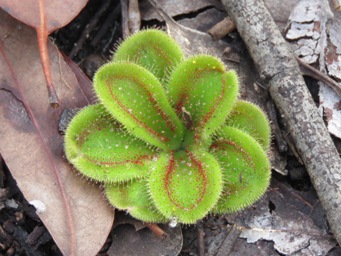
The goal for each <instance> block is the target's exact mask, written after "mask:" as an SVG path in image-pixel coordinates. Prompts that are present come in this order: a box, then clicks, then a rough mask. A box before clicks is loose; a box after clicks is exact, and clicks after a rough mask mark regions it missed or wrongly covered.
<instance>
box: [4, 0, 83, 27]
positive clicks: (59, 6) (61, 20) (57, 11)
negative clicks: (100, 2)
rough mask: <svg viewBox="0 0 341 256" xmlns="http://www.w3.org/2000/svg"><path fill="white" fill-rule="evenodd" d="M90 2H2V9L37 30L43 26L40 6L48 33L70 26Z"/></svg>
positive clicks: (14, 0) (51, 0) (31, 0)
mask: <svg viewBox="0 0 341 256" xmlns="http://www.w3.org/2000/svg"><path fill="white" fill-rule="evenodd" d="M87 2H88V0H78V1H72V0H69V1H58V0H0V7H1V8H2V9H4V10H5V11H6V12H7V13H9V14H10V15H11V16H13V17H14V18H16V19H18V20H20V21H21V22H24V23H25V24H27V25H29V26H31V27H33V28H37V27H39V26H41V17H40V5H42V8H43V9H44V12H45V19H46V20H45V21H46V29H47V31H48V33H51V32H53V31H54V30H56V29H58V28H60V27H63V26H65V25H66V24H68V23H69V22H70V21H71V20H72V19H73V18H74V17H75V16H76V15H77V14H78V13H79V12H80V11H81V10H82V9H83V7H84V6H85V4H86V3H87Z"/></svg>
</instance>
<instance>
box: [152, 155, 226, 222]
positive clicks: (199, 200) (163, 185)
mask: <svg viewBox="0 0 341 256" xmlns="http://www.w3.org/2000/svg"><path fill="white" fill-rule="evenodd" d="M149 190H150V194H151V197H152V198H153V201H154V203H155V206H156V208H157V209H158V210H159V211H160V212H161V213H162V214H164V215H165V216H166V217H167V218H169V219H173V218H175V219H177V220H178V221H179V222H182V223H194V222H195V221H196V220H198V219H201V218H203V217H204V216H205V215H206V214H207V213H208V211H209V210H210V209H211V208H212V207H213V206H214V205H215V203H216V202H217V200H218V198H219V196H220V193H221V190H222V175H221V171H220V167H219V164H218V163H217V161H216V160H215V159H214V157H213V156H211V155H210V153H208V152H206V151H201V150H191V151H189V150H181V151H171V152H167V153H162V154H161V155H160V158H159V160H158V161H157V164H156V166H155V169H154V170H152V172H151V175H150V177H149Z"/></svg>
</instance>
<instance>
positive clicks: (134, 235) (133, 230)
mask: <svg viewBox="0 0 341 256" xmlns="http://www.w3.org/2000/svg"><path fill="white" fill-rule="evenodd" d="M116 220H117V222H116V221H115V228H114V229H113V231H112V233H111V235H112V245H111V247H110V249H109V251H108V255H109V256H145V255H168V256H176V255H178V254H179V253H180V251H181V248H182V243H183V237H182V231H181V226H180V225H177V226H176V227H174V228H171V227H169V226H168V225H165V224H161V225H159V226H160V228H161V229H162V230H163V231H164V232H166V234H167V237H166V238H165V239H161V238H160V237H158V236H157V235H156V234H155V233H153V232H152V231H151V230H150V229H148V228H146V226H147V225H143V224H142V223H141V222H140V221H138V220H135V219H133V218H132V217H130V216H129V215H126V214H125V213H123V212H120V213H119V214H117V219H116Z"/></svg>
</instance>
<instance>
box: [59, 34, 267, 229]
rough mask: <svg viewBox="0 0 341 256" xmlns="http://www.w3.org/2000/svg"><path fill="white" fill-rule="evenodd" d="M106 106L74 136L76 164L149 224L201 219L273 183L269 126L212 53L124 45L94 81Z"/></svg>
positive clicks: (134, 42) (157, 38) (140, 41)
mask: <svg viewBox="0 0 341 256" xmlns="http://www.w3.org/2000/svg"><path fill="white" fill-rule="evenodd" d="M94 89H95V92H96V95H97V96H98V99H99V103H98V104H97V105H91V106H88V107H86V108H84V109H82V110H81V111H80V112H79V113H78V114H77V115H76V116H75V117H74V118H73V119H72V121H71V122H70V124H69V126H68V128H67V131H66V135H65V152H66V156H67V159H68V160H69V161H70V162H71V163H72V164H73V165H74V166H75V168H76V169H77V170H78V171H79V172H81V173H82V174H83V175H84V176H86V177H88V178H90V179H93V180H96V181H100V182H102V183H103V184H104V189H105V194H106V196H107V198H108V200H109V202H110V203H111V204H112V205H113V206H114V207H115V208H117V209H120V210H125V211H127V212H129V213H130V214H131V215H132V216H133V217H135V218H137V219H140V220H142V221H145V222H168V221H170V220H173V221H174V220H175V221H177V222H180V223H195V222H196V221H197V220H200V219H202V218H203V217H205V216H206V215H207V214H209V213H219V214H223V213H231V212H234V211H238V210H241V209H243V208H245V207H247V206H250V205H251V204H252V203H254V202H255V201H257V200H258V199H259V198H260V197H261V196H262V195H263V194H264V193H265V191H266V189H267V187H268V185H269V180H270V164H269V160H268V158H267V154H266V152H267V151H268V149H269V144H270V128H269V122H268V120H267V118H266V116H265V115H264V113H263V112H262V111H261V110H260V108H259V107H257V106H255V105H253V104H251V103H249V102H246V101H243V100H239V99H238V79H237V76H236V73H235V72H234V71H232V70H230V71H226V68H225V66H224V65H223V63H222V62H221V61H220V60H219V59H217V58H215V57H213V56H210V55H195V56H192V57H189V58H185V57H184V55H183V53H182V50H181V48H180V47H179V46H178V45H177V43H176V42H175V41H174V40H173V39H172V38H170V37H169V36H168V35H167V34H165V33H164V32H162V31H160V30H156V29H150V30H144V31H142V32H139V33H136V34H134V35H133V36H131V37H130V38H128V39H127V40H125V41H124V42H123V43H122V44H121V45H120V46H119V47H118V49H117V51H116V53H115V54H114V57H113V60H112V61H111V62H110V63H108V64H106V65H104V66H102V67H101V68H100V69H99V70H98V72H97V73H96V75H95V77H94Z"/></svg>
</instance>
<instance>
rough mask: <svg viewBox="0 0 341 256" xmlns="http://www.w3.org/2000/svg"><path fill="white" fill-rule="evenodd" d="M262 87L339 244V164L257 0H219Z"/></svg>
mask: <svg viewBox="0 0 341 256" xmlns="http://www.w3.org/2000/svg"><path fill="white" fill-rule="evenodd" d="M222 2H223V4H224V6H225V8H226V10H227V12H228V13H229V15H230V17H231V18H232V20H233V21H234V23H235V24H236V27H237V30H238V31H239V33H240V35H241V37H242V38H243V40H244V42H245V44H246V46H247V48H248V51H249V53H250V55H251V56H252V58H253V60H254V62H255V65H256V67H257V69H258V72H259V73H260V75H261V77H262V79H263V80H264V81H265V84H267V86H268V90H269V92H270V95H271V97H272V98H273V100H274V102H275V104H276V106H277V108H278V109H279V111H280V113H281V116H282V118H283V119H284V121H285V122H286V124H287V127H288V132H289V133H290V134H291V136H292V137H293V140H294V143H295V146H296V148H297V150H298V152H299V154H300V156H301V158H302V160H303V162H304V164H305V166H306V168H307V171H308V173H309V175H310V177H311V181H312V183H313V185H314V187H315V189H316V191H317V193H318V196H319V198H320V200H321V204H322V206H323V208H324V209H325V211H326V215H327V219H328V221H329V224H330V227H331V229H332V231H333V233H334V235H335V238H336V239H337V241H338V243H339V244H341V159H340V157H339V154H338V152H337V150H336V148H335V145H334V144H333V141H332V139H331V137H330V135H329V133H328V131H327V129H326V127H325V126H324V123H323V120H322V118H321V117H320V116H319V114H318V110H317V108H316V107H315V105H314V102H313V99H312V97H311V95H310V94H309V91H308V89H307V87H306V85H305V82H304V79H303V77H302V75H301V73H300V69H299V66H298V64H297V61H296V59H295V57H294V55H293V53H292V51H291V50H290V48H289V46H288V44H287V43H286V42H285V40H284V39H283V37H282V35H281V33H280V31H279V30H278V28H277V26H276V24H275V22H274V21H273V19H272V18H271V16H270V14H269V12H268V10H267V9H266V7H265V6H264V3H263V1H259V0H222Z"/></svg>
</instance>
